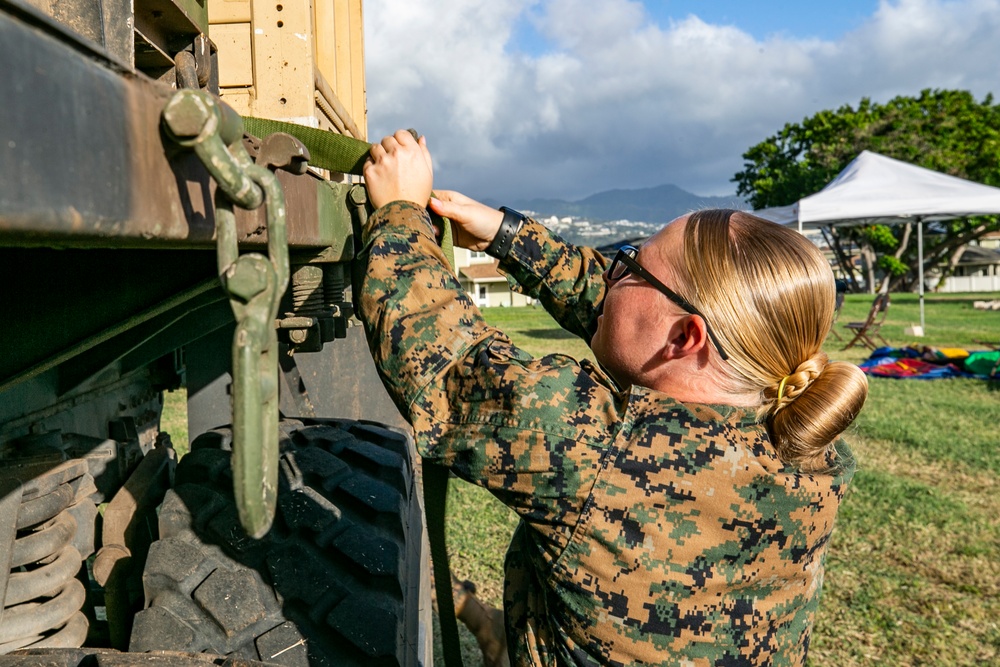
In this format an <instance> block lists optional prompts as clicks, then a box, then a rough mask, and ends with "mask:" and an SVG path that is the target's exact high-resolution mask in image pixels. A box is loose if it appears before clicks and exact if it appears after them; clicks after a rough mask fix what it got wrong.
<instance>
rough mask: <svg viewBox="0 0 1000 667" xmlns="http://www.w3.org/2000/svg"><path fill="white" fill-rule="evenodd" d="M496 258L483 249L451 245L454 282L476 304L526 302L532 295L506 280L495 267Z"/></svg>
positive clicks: (528, 302)
mask: <svg viewBox="0 0 1000 667" xmlns="http://www.w3.org/2000/svg"><path fill="white" fill-rule="evenodd" d="M498 265H499V262H498V261H497V260H495V259H493V258H492V257H490V256H489V255H487V254H486V253H485V252H474V251H472V250H466V249H465V248H458V247H456V248H455V272H456V273H457V274H458V282H460V283H461V284H462V287H464V288H465V291H467V292H468V293H469V295H470V296H471V297H472V300H473V301H474V302H475V304H476V305H477V306H479V307H480V308H490V307H493V306H528V305H531V304H533V303H534V299H531V298H528V297H526V296H524V295H523V294H519V293H518V292H515V291H514V290H512V289H511V288H510V286H509V285H508V284H507V278H505V277H504V276H503V274H501V273H500V271H499V270H498V268H497V267H498Z"/></svg>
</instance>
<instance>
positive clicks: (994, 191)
mask: <svg viewBox="0 0 1000 667" xmlns="http://www.w3.org/2000/svg"><path fill="white" fill-rule="evenodd" d="M754 213H755V214H756V215H759V216H760V217H762V218H766V219H768V220H772V221H774V222H777V223H779V224H783V225H789V226H791V225H795V226H797V227H798V230H799V231H800V232H802V231H804V230H805V229H818V228H821V227H827V226H846V225H862V224H864V225H867V224H883V225H893V224H901V223H906V222H915V223H917V255H918V259H917V261H918V263H919V265H920V267H923V264H924V244H923V223H924V222H932V221H935V220H950V219H953V218H964V217H967V216H972V215H991V214H995V213H1000V188H994V187H991V186H989V185H983V184H981V183H974V182H973V181H967V180H965V179H963V178H958V177H955V176H949V175H947V174H942V173H941V172H937V171H934V170H932V169H925V168H924V167H918V166H917V165H914V164H909V163H908V162H901V161H900V160H894V159H892V158H889V157H886V156H884V155H879V154H878V153H872V152H871V151H862V152H861V154H860V155H858V157H856V158H854V160H853V161H852V162H851V163H850V164H849V165H847V166H846V167H845V168H844V170H843V171H841V172H840V174H838V175H837V177H836V178H835V179H833V180H832V181H830V183H828V184H827V186H826V187H825V188H823V189H822V190H820V191H819V192H817V193H816V194H813V195H809V196H808V197H803V198H802V199H800V200H799V201H798V202H796V203H795V204H792V205H790V206H780V207H776V208H768V209H762V210H760V211H754ZM917 282H918V285H919V292H920V327H921V329H922V328H923V326H924V281H923V277H922V276H921V277H920V279H919V280H918V281H917Z"/></svg>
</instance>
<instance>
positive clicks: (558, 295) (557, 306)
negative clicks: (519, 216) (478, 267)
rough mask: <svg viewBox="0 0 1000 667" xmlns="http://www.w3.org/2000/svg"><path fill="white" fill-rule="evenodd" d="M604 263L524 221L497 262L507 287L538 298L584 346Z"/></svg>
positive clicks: (588, 250) (590, 334) (601, 287)
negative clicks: (583, 342) (582, 341)
mask: <svg viewBox="0 0 1000 667" xmlns="http://www.w3.org/2000/svg"><path fill="white" fill-rule="evenodd" d="M607 264H608V260H606V259H605V258H604V256H603V255H601V253H599V252H597V251H596V250H594V249H593V248H585V247H581V246H574V245H572V244H570V243H567V242H566V241H564V240H562V239H561V238H559V236H557V235H556V234H554V233H553V232H551V231H549V229H548V228H546V227H545V226H544V225H542V224H540V223H538V222H536V221H535V220H531V219H528V220H527V221H525V224H524V225H523V226H522V227H521V229H520V231H519V232H518V233H517V236H515V237H514V241H513V243H512V244H511V247H510V254H508V255H507V257H506V259H504V261H503V262H501V263H500V268H501V270H503V271H504V272H506V273H507V275H508V282H510V283H511V287H512V288H514V289H516V290H518V291H520V292H523V293H524V294H527V295H528V296H530V297H532V298H535V299H538V300H539V301H541V302H542V305H543V306H545V309H546V310H547V311H548V312H549V314H551V315H552V317H553V318H555V320H556V322H558V323H559V324H560V325H561V326H562V327H563V328H564V329H566V330H567V331H569V332H571V333H574V334H576V335H577V336H580V337H581V338H583V339H584V340H586V341H587V343H588V344H589V343H590V339H591V338H592V337H593V335H594V331H593V327H594V326H595V325H596V322H595V316H596V311H597V307H598V305H599V304H600V303H601V299H603V298H604V281H603V279H602V278H601V275H602V274H603V273H604V268H605V266H607Z"/></svg>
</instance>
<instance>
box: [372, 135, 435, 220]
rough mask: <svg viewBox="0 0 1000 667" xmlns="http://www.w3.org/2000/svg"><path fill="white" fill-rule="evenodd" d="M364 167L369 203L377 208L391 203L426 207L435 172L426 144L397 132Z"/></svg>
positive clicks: (377, 146) (376, 146)
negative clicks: (405, 202)
mask: <svg viewBox="0 0 1000 667" xmlns="http://www.w3.org/2000/svg"><path fill="white" fill-rule="evenodd" d="M370 155H371V159H370V160H369V161H368V162H366V163H365V166H364V175H365V185H367V187H368V200H369V201H370V202H371V203H372V206H374V207H375V208H381V207H383V206H385V205H386V204H388V203H389V202H394V201H398V200H403V201H411V202H414V203H416V204H419V205H421V206H426V205H427V200H429V199H430V197H431V188H432V187H433V184H434V168H433V166H432V163H431V154H430V151H428V150H427V141H426V140H425V139H424V138H423V137H420V140H419V141H417V140H416V139H414V138H413V135H412V134H410V132H409V131H407V130H397V131H396V133H395V134H393V135H392V136H389V137H386V138H384V139H383V140H382V141H381V142H380V143H377V144H373V145H372V147H371V152H370Z"/></svg>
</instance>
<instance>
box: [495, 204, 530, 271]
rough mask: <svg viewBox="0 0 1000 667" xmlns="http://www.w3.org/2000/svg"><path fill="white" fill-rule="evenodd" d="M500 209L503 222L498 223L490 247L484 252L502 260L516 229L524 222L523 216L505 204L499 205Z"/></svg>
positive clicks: (512, 240) (505, 255)
mask: <svg viewBox="0 0 1000 667" xmlns="http://www.w3.org/2000/svg"><path fill="white" fill-rule="evenodd" d="M500 210H501V211H503V222H501V223H500V229H498V230H497V234H496V236H494V237H493V241H492V243H490V247H489V248H487V249H486V254H487V255H489V256H490V257H493V258H494V259H501V260H502V259H504V258H505V257H507V253H509V252H510V245H511V243H513V242H514V235H515V234H517V231H518V230H519V229H521V225H523V224H524V219H525V216H524V215H522V214H520V213H518V212H517V211H515V210H514V209H512V208H507V207H506V206H501V207H500Z"/></svg>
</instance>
